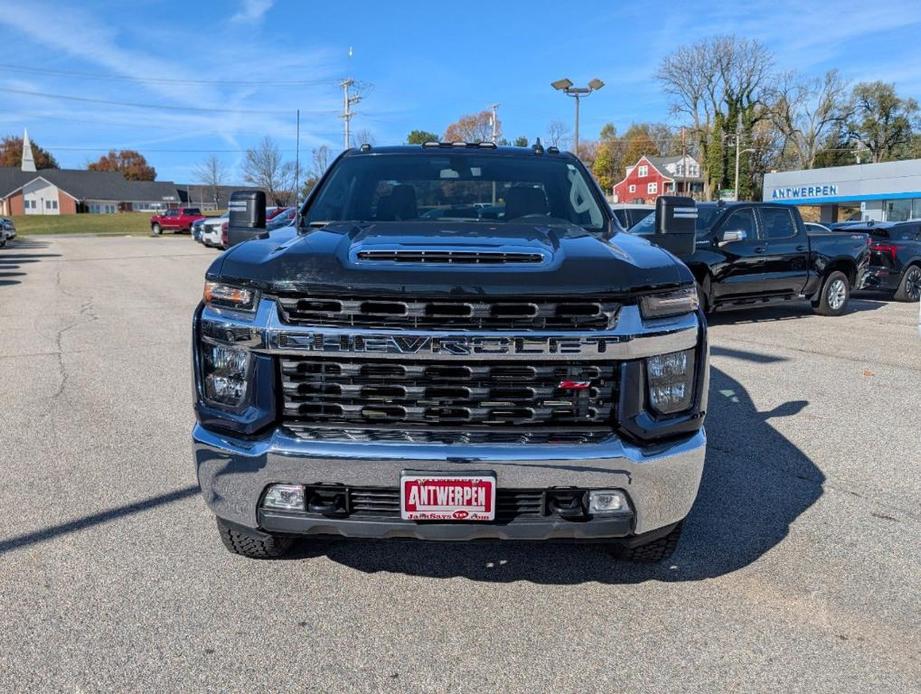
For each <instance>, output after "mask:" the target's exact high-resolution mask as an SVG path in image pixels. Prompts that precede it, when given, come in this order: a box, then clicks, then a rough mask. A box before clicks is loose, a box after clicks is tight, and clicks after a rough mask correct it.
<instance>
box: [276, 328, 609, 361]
mask: <svg viewBox="0 0 921 694" xmlns="http://www.w3.org/2000/svg"><path fill="white" fill-rule="evenodd" d="M621 341H623V339H622V338H620V337H618V336H605V337H476V336H469V337H468V336H449V337H437V336H429V335H339V334H329V333H286V332H280V333H274V334H272V335H271V336H270V343H271V347H272V348H275V349H279V350H293V351H298V352H329V353H357V354H397V355H400V354H414V355H420V356H421V355H440V356H451V355H455V356H476V355H483V356H490V355H521V356H527V355H548V354H556V355H574V356H585V355H602V354H604V353H605V352H606V351H607V349H608V346H609V345H610V344H613V343H618V342H621Z"/></svg>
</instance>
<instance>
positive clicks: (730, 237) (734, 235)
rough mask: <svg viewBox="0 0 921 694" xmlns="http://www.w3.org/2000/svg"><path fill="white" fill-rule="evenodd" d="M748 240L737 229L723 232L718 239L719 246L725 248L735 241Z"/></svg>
mask: <svg viewBox="0 0 921 694" xmlns="http://www.w3.org/2000/svg"><path fill="white" fill-rule="evenodd" d="M747 238H748V234H746V233H745V232H744V231H743V230H742V229H737V230H734V231H724V232H723V235H722V236H721V237H720V241H719V244H718V245H720V246H725V245H726V244H727V243H735V242H736V241H744V240H745V239H747Z"/></svg>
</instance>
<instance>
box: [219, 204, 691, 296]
mask: <svg viewBox="0 0 921 694" xmlns="http://www.w3.org/2000/svg"><path fill="white" fill-rule="evenodd" d="M368 251H372V252H376V253H371V254H370V255H371V256H374V257H377V258H380V257H381V254H382V253H383V254H384V259H383V260H380V259H373V260H369V259H368V255H369V254H368V253H367V252H368ZM420 251H425V252H426V253H432V252H435V253H443V252H446V251H453V252H461V253H463V254H465V257H466V259H467V262H463V263H457V264H455V263H451V264H448V263H441V262H435V263H432V262H413V261H409V262H406V261H405V260H404V261H402V262H394V261H393V260H392V259H389V258H392V257H393V256H392V255H390V254H392V253H393V252H399V253H401V254H403V253H406V252H411V253H413V254H414V255H415V256H416V257H418V252H420ZM496 252H500V253H502V252H504V253H512V254H526V255H528V256H529V259H530V260H529V262H509V263H496V264H493V263H492V262H489V263H487V264H478V263H476V262H473V261H472V260H471V257H470V256H469V255H466V254H471V253H472V254H477V253H496ZM494 258H495V256H491V258H490V260H492V259H494ZM535 258H539V260H536V261H535ZM519 259H520V257H519ZM208 277H209V278H210V279H220V280H222V281H227V282H234V283H241V284H245V285H250V286H255V287H258V288H260V289H263V290H265V291H269V292H311V293H319V294H328V293H341V292H350V293H352V292H354V293H361V294H366V293H370V294H374V295H404V294H407V293H413V294H419V295H427V296H438V295H452V296H457V295H472V294H476V295H494V296H495V295H506V296H508V295H521V294H527V295H529V296H541V295H543V296H562V295H586V294H592V295H599V294H605V295H626V294H630V293H632V292H634V291H637V290H646V289H657V288H666V287H671V286H677V285H682V284H688V283H690V282H693V277H692V275H691V273H690V271H689V270H688V269H687V268H686V267H685V266H684V265H683V264H682V263H681V262H680V261H678V260H677V259H676V258H675V257H674V256H672V255H671V254H669V253H668V252H666V251H664V250H662V249H660V248H658V247H656V246H653V245H651V244H650V243H648V242H647V241H645V240H643V239H641V238H638V237H636V236H632V235H629V234H624V233H617V234H615V235H613V236H612V237H611V238H602V236H601V235H600V234H597V233H590V232H588V231H586V230H585V229H583V228H582V227H579V226H575V225H564V224H560V225H556V224H554V225H544V224H533V223H531V224H517V223H515V224H509V223H497V224H489V223H483V222H461V223H452V222H442V221H424V222H417V221H412V222H374V223H360V224H356V223H352V222H336V223H332V224H329V225H327V226H325V227H323V228H320V229H311V230H308V231H304V232H302V233H299V234H298V233H297V232H295V231H294V230H280V231H279V232H272V233H268V234H265V235H263V236H262V237H260V238H256V239H252V240H250V241H247V242H245V243H242V244H239V245H237V246H235V247H233V248H232V249H230V250H229V251H228V252H227V253H225V254H224V255H223V256H221V257H220V258H218V259H217V260H216V261H215V262H214V264H213V265H212V266H211V268H210V269H209V271H208Z"/></svg>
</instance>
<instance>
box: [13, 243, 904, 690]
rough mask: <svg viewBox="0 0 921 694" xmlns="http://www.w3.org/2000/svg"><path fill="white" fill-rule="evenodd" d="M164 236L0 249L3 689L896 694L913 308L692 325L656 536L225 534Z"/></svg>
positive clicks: (192, 257)
mask: <svg viewBox="0 0 921 694" xmlns="http://www.w3.org/2000/svg"><path fill="white" fill-rule="evenodd" d="M214 256H215V252H214V251H210V250H207V249H203V248H201V247H200V246H198V245H196V244H194V243H192V242H191V241H190V240H189V238H188V237H187V236H180V237H163V238H156V239H154V238H145V237H135V238H121V237H117V238H60V239H49V240H43V239H41V238H40V237H35V239H20V240H17V241H15V242H13V243H11V245H10V246H9V247H8V248H6V249H4V250H2V251H0V420H2V422H3V424H2V428H0V504H2V507H3V509H4V513H3V515H2V519H0V595H2V601H0V606H2V612H3V619H2V628H0V690H2V691H25V690H30V691H35V690H70V691H96V690H132V691H133V690H169V691H176V690H225V691H226V690H242V689H249V690H252V689H270V688H271V689H274V690H282V689H287V690H295V691H299V690H324V691H330V690H345V689H349V690H357V691H369V690H406V691H443V690H446V689H467V690H470V689H475V690H479V691H487V690H500V691H539V690H551V689H553V690H561V691H574V690H577V689H578V690H586V689H588V690H592V691H601V690H608V691H638V690H657V691H662V690H671V691H674V690H680V691H700V692H709V691H714V690H723V689H731V690H786V691H809V692H814V691H836V692H844V691H854V692H857V691H861V692H863V691H868V690H869V691H882V690H891V691H898V692H909V691H921V646H919V644H921V559H919V557H921V510H919V509H921V474H919V471H921V438H919V424H921V418H919V407H918V403H919V389H921V337H919V335H918V331H917V322H918V306H917V304H915V305H909V304H899V303H892V302H887V301H884V300H882V299H881V298H880V297H874V296H872V295H870V296H862V297H860V298H859V299H857V300H855V301H853V305H852V310H851V311H850V313H849V314H848V315H846V316H844V317H841V318H837V319H836V318H823V317H819V316H814V315H812V314H811V313H810V311H809V310H808V309H806V308H802V307H789V308H782V309H771V310H764V311H757V312H755V311H752V312H746V313H731V314H724V315H722V316H716V317H715V318H714V320H713V321H712V333H711V335H712V338H711V341H712V355H713V356H712V366H713V372H712V390H711V394H710V412H709V415H708V420H707V430H708V436H709V450H708V457H707V467H706V471H705V473H704V479H703V483H702V488H701V491H700V496H699V498H698V502H697V504H696V506H695V508H694V510H693V511H692V514H691V516H690V518H689V522H688V523H687V525H686V528H685V533H684V537H683V539H682V543H681V545H680V546H679V548H678V551H677V552H676V554H675V555H674V557H673V558H672V560H671V561H670V562H668V563H666V564H663V565H660V566H654V567H644V566H634V565H628V564H618V563H614V562H613V561H611V560H610V559H609V558H608V557H607V555H605V554H604V553H603V552H602V551H601V550H600V549H598V548H596V547H592V546H575V547H573V546H565V545H530V544H522V545H511V544H473V545H471V544H447V545H445V544H422V543H415V542H390V543H384V542H347V541H324V542H320V543H315V544H311V545H306V544H305V545H303V546H301V547H300V548H299V550H298V552H296V553H295V556H294V558H293V559H288V560H284V561H277V562H257V561H251V560H246V559H243V558H241V557H238V556H233V555H231V554H229V553H228V552H227V551H226V550H225V549H224V547H223V546H222V545H221V543H220V541H219V539H218V536H217V532H216V530H215V527H214V522H213V520H212V517H211V514H210V512H209V511H208V510H207V509H206V507H205V505H204V502H203V501H202V499H201V498H200V496H199V495H198V493H197V487H196V486H195V477H194V473H193V467H192V462H191V455H190V439H189V432H190V428H191V426H192V422H193V413H192V409H191V395H190V373H189V351H190V336H189V327H190V319H191V315H192V310H193V308H194V306H195V305H196V303H197V301H198V297H199V295H200V292H201V284H202V277H203V273H204V270H205V268H206V267H207V266H208V264H209V262H210V260H211V259H212V258H214Z"/></svg>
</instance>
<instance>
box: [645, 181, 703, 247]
mask: <svg viewBox="0 0 921 694" xmlns="http://www.w3.org/2000/svg"><path fill="white" fill-rule="evenodd" d="M696 234H697V203H696V202H694V199H693V198H687V197H683V196H680V195H661V196H659V198H657V199H656V217H655V233H653V234H652V235H650V236H646V237H645V238H647V239H649V241H651V242H652V243H654V244H656V245H657V246H661V247H662V248H664V249H665V250H667V251H670V252H672V253H674V254H675V255H677V256H678V257H679V258H680V257H687V256H689V255H691V254H693V253H694V250H695V248H696V245H695V242H696V239H695V237H696Z"/></svg>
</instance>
